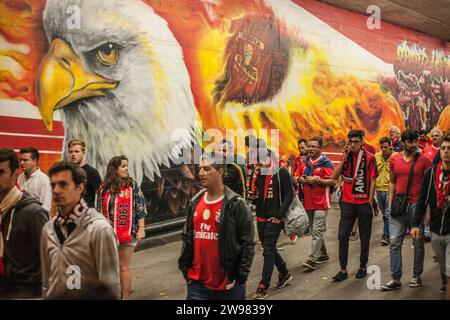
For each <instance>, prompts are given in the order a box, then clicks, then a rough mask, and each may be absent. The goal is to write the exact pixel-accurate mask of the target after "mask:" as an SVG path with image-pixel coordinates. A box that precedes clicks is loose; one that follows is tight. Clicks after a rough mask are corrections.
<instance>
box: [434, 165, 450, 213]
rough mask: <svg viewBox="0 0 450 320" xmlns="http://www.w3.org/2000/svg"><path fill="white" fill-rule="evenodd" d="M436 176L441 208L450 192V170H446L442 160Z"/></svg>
mask: <svg viewBox="0 0 450 320" xmlns="http://www.w3.org/2000/svg"><path fill="white" fill-rule="evenodd" d="M434 177H435V179H436V194H437V202H438V208H441V207H442V205H443V204H444V201H445V198H446V197H447V196H448V195H449V192H450V172H449V171H445V170H444V168H443V166H442V161H440V162H439V164H438V166H437V169H436V173H435V176H434Z"/></svg>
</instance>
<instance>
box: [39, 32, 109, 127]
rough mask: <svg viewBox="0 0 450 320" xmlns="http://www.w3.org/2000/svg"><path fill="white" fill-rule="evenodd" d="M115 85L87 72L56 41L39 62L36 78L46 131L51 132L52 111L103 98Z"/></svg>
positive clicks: (65, 46)
mask: <svg viewBox="0 0 450 320" xmlns="http://www.w3.org/2000/svg"><path fill="white" fill-rule="evenodd" d="M117 84H118V83H117V82H116V81H112V80H109V79H106V78H103V77H101V76H99V75H96V74H94V73H92V72H89V71H87V70H86V69H85V68H84V67H83V64H82V63H81V60H80V58H79V57H78V56H77V55H76V54H75V52H74V51H73V50H72V48H71V46H70V44H68V43H67V42H66V41H64V40H62V39H59V38H56V39H54V40H53V41H52V42H51V43H50V47H49V50H48V52H47V54H46V55H45V56H44V58H43V59H42V62H41V65H40V66H39V71H38V77H37V102H38V107H39V112H40V114H41V117H42V120H43V121H44V124H45V127H46V128H47V130H48V131H52V130H53V112H54V111H55V110H58V109H61V108H63V107H65V106H67V105H68V104H69V103H71V102H74V101H76V100H79V99H82V98H87V97H94V96H104V95H106V90H108V89H114V88H116V87H117Z"/></svg>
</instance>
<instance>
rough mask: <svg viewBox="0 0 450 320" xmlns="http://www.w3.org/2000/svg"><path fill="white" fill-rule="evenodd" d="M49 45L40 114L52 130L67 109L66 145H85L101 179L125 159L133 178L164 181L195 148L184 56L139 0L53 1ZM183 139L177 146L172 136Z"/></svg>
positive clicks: (40, 87)
mask: <svg viewBox="0 0 450 320" xmlns="http://www.w3.org/2000/svg"><path fill="white" fill-rule="evenodd" d="M44 27H45V32H46V35H47V39H48V41H49V43H50V45H49V50H48V52H47V54H46V55H45V57H44V58H43V60H42V62H41V65H40V69H39V74H38V80H37V98H38V105H39V111H40V113H41V116H42V119H43V121H44V123H45V125H46V127H47V129H48V130H49V131H51V130H52V128H53V113H54V112H55V110H58V109H62V119H63V125H64V129H65V144H66V142H67V141H69V140H70V139H73V138H77V139H81V140H84V141H85V142H86V160H87V162H88V163H90V164H91V165H93V166H94V167H96V168H97V169H98V170H99V171H100V173H101V174H103V173H104V172H105V169H106V166H107V164H108V162H109V160H110V159H111V158H112V157H113V156H116V155H119V154H125V155H126V156H127V157H128V158H129V163H130V168H129V170H130V175H131V176H132V177H134V178H135V179H136V180H137V181H139V182H140V181H141V180H142V178H143V175H144V174H145V175H146V176H147V177H149V178H150V179H153V178H154V175H155V174H156V175H160V172H159V166H160V165H166V166H169V160H173V159H174V158H175V157H176V155H177V154H178V153H179V152H180V150H181V149H182V148H184V147H187V146H189V145H190V144H191V142H192V139H193V130H194V129H193V128H194V124H195V121H196V120H197V111H196V108H195V105H194V100H193V97H192V92H191V88H190V80H189V75H188V72H187V69H186V66H185V64H184V62H183V53H182V50H181V47H180V45H179V43H178V42H177V40H176V39H175V38H174V36H173V34H172V32H171V31H170V30H169V27H168V25H167V22H166V21H164V20H163V19H162V18H161V17H159V16H158V15H156V14H155V12H154V11H153V9H152V8H151V7H150V6H148V5H146V4H145V3H144V2H142V1H139V0H128V1H122V0H108V1H102V0H89V1H87V0H86V1H83V0H78V1H74V0H49V1H47V5H46V8H45V11H44ZM180 129H181V130H184V132H185V133H186V134H184V135H182V136H181V137H180V136H178V140H177V141H172V133H173V132H174V130H180Z"/></svg>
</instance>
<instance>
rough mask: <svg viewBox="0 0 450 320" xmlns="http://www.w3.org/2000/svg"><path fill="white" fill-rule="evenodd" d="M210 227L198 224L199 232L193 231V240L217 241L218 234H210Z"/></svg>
mask: <svg viewBox="0 0 450 320" xmlns="http://www.w3.org/2000/svg"><path fill="white" fill-rule="evenodd" d="M210 230H211V225H209V224H206V223H201V224H200V231H195V233H194V238H195V239H207V240H218V239H219V233H217V232H212V231H210Z"/></svg>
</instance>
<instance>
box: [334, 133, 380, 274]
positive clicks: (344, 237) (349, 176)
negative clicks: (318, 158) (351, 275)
mask: <svg viewBox="0 0 450 320" xmlns="http://www.w3.org/2000/svg"><path fill="white" fill-rule="evenodd" d="M347 137H348V144H347V146H346V147H345V148H344V156H343V158H342V160H341V162H340V163H339V165H338V167H337V168H336V170H335V172H334V174H333V179H334V180H337V179H338V177H339V176H342V179H343V181H344V183H343V187H342V201H341V202H340V207H341V218H340V220H339V231H338V233H339V263H340V267H341V270H340V271H339V272H338V273H337V274H336V275H335V276H334V277H333V281H334V282H340V281H343V280H346V279H347V278H348V272H347V261H348V247H349V238H350V233H351V231H352V228H353V225H354V224H355V220H356V219H358V227H359V232H360V241H361V253H360V266H359V269H358V271H357V273H356V278H357V279H361V278H365V277H366V276H367V262H368V259H369V245H370V238H371V235H372V219H373V211H372V210H373V209H372V202H373V200H374V195H375V187H376V178H377V166H376V161H375V156H374V155H373V154H371V153H370V152H368V151H367V150H366V149H365V148H363V135H362V133H361V130H352V131H350V132H349V134H348V135H347Z"/></svg>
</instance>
